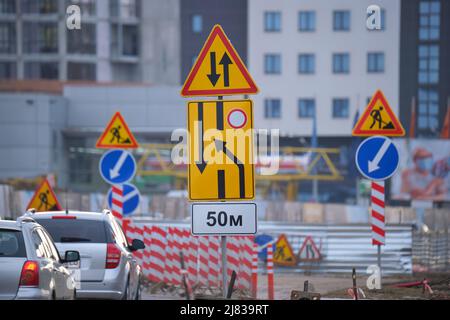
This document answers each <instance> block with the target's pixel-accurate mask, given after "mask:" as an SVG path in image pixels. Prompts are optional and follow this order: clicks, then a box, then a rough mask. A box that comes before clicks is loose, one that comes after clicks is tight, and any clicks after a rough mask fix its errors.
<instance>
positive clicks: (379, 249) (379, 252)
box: [377, 245, 383, 287]
mask: <svg viewBox="0 0 450 320" xmlns="http://www.w3.org/2000/svg"><path fill="white" fill-rule="evenodd" d="M377 247H378V248H377V251H378V268H380V287H381V285H382V281H381V276H382V274H383V273H382V272H381V245H378V246H377Z"/></svg>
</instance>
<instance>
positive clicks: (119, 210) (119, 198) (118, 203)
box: [111, 185, 123, 225]
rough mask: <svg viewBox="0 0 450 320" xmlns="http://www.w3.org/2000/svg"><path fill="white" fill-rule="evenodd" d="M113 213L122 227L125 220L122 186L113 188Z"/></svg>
mask: <svg viewBox="0 0 450 320" xmlns="http://www.w3.org/2000/svg"><path fill="white" fill-rule="evenodd" d="M111 191H112V194H111V202H112V205H111V212H112V214H113V216H114V217H115V218H116V219H117V221H118V222H119V223H120V225H122V219H123V187H122V186H121V185H117V186H112V188H111Z"/></svg>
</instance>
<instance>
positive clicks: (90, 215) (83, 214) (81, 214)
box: [31, 210, 107, 220]
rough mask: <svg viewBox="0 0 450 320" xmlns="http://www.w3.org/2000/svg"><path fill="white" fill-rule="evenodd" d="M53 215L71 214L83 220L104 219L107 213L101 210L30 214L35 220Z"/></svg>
mask: <svg viewBox="0 0 450 320" xmlns="http://www.w3.org/2000/svg"><path fill="white" fill-rule="evenodd" d="M55 216H71V217H76V218H77V219H83V220H105V219H106V217H107V215H106V214H104V213H102V212H88V211H70V210H69V211H52V212H36V213H35V214H33V215H31V217H32V218H33V219H35V220H45V219H52V218H53V217H55Z"/></svg>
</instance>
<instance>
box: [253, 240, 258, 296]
mask: <svg viewBox="0 0 450 320" xmlns="http://www.w3.org/2000/svg"><path fill="white" fill-rule="evenodd" d="M257 296H258V244H257V243H256V242H254V243H253V254H252V297H253V298H255V299H256V298H257Z"/></svg>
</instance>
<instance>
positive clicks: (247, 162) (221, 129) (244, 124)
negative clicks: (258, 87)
mask: <svg viewBox="0 0 450 320" xmlns="http://www.w3.org/2000/svg"><path fill="white" fill-rule="evenodd" d="M188 130H189V139H190V141H189V199H190V200H192V201H221V200H251V199H253V198H254V197H255V177H254V163H253V162H254V161H253V106H252V101H251V100H241V101H231V100H219V101H196V102H189V104H188Z"/></svg>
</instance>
